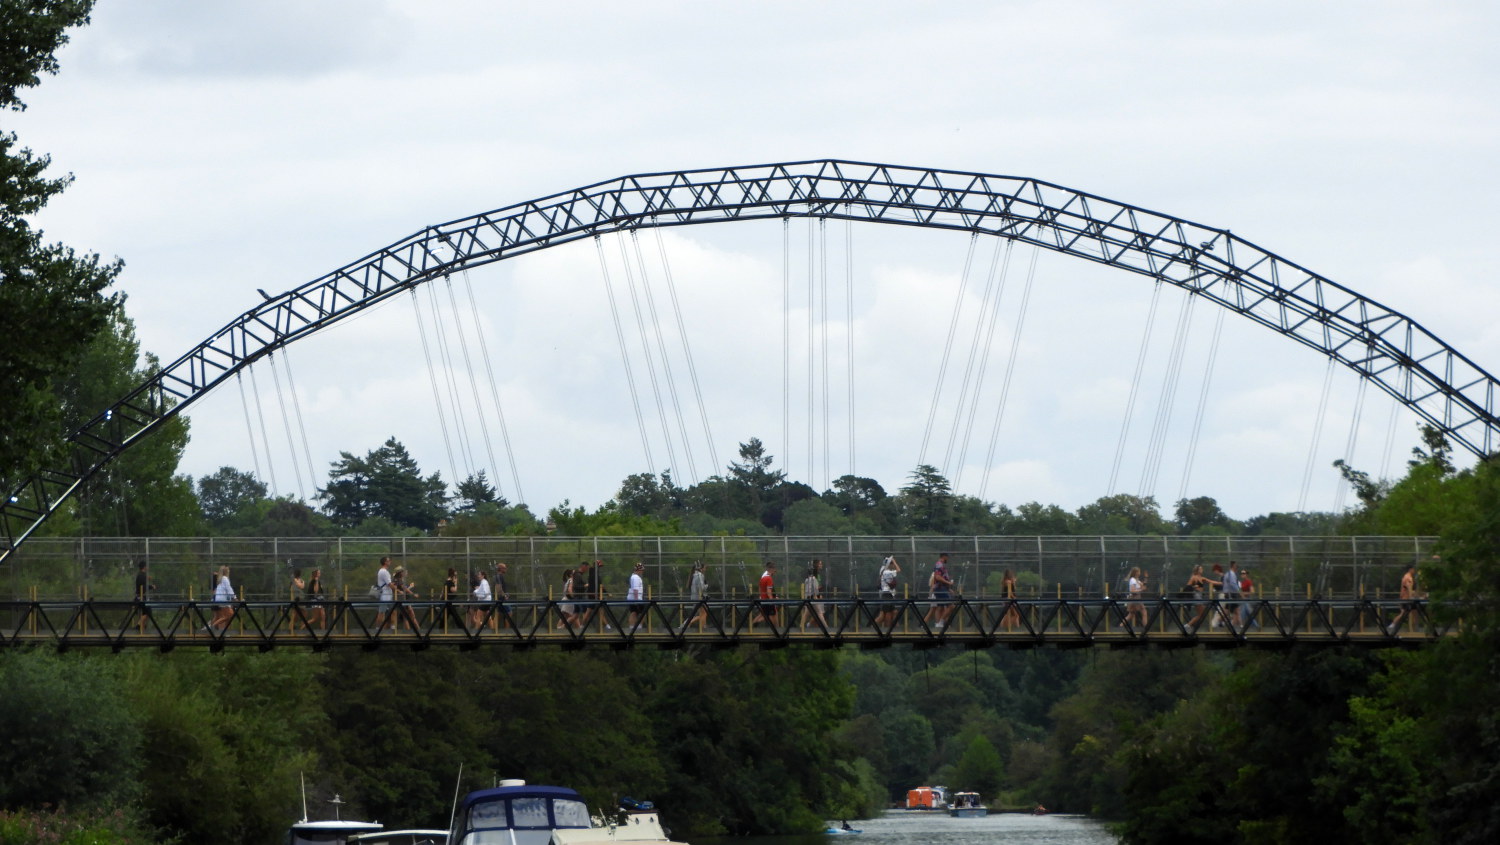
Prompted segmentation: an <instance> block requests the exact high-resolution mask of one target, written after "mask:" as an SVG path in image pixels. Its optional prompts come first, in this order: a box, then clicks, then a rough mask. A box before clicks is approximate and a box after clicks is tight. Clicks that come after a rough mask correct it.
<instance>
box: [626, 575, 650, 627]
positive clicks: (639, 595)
mask: <svg viewBox="0 0 1500 845" xmlns="http://www.w3.org/2000/svg"><path fill="white" fill-rule="evenodd" d="M645 571H646V564H644V563H641V562H640V561H636V562H635V570H634V571H632V572H631V573H630V589H629V590H627V591H626V593H625V600H626V601H627V602H629V605H630V630H631V631H632V632H633V631H635V629H636V628H638V627H640V624H641V620H642V619H644V618H645V616H646V579H645V578H644V577H642V574H643V573H644V572H645Z"/></svg>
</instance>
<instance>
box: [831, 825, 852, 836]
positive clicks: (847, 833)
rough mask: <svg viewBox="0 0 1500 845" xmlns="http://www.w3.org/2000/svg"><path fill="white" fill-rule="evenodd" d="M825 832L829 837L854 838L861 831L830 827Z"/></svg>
mask: <svg viewBox="0 0 1500 845" xmlns="http://www.w3.org/2000/svg"><path fill="white" fill-rule="evenodd" d="M823 832H824V833H826V834H828V835H829V836H853V835H854V834H856V833H859V832H860V831H859V829H858V828H849V829H847V830H845V829H844V828H842V827H830V828H828V829H827V830H825V831H823Z"/></svg>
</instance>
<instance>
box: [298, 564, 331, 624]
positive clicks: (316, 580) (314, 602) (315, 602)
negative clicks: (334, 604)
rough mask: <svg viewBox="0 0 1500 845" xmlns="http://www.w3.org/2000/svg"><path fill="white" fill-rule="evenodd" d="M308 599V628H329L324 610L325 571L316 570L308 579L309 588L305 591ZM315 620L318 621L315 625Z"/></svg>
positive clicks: (304, 593)
mask: <svg viewBox="0 0 1500 845" xmlns="http://www.w3.org/2000/svg"><path fill="white" fill-rule="evenodd" d="M303 595H304V596H305V597H306V598H307V603H308V605H309V610H308V611H307V627H308V630H312V627H313V625H314V624H316V625H317V626H318V627H319V628H326V627H328V614H327V612H326V611H325V610H324V609H323V570H321V569H314V570H313V571H312V576H311V577H309V578H308V579H307V587H306V589H304V590H303ZM314 620H317V621H316V623H314Z"/></svg>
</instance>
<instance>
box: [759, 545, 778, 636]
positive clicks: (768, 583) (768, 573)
mask: <svg viewBox="0 0 1500 845" xmlns="http://www.w3.org/2000/svg"><path fill="white" fill-rule="evenodd" d="M774 601H776V562H775V561H772V560H768V561H766V568H765V571H764V572H762V573H760V601H759V602H758V604H759V607H760V618H761V621H762V622H765V623H766V624H767V625H774V624H776V605H775V604H772V602H774Z"/></svg>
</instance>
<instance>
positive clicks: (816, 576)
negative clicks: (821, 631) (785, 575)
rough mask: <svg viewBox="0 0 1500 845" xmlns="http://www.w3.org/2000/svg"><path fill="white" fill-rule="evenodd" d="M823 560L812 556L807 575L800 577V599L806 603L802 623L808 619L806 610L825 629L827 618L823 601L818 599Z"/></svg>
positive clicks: (805, 622)
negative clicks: (816, 618)
mask: <svg viewBox="0 0 1500 845" xmlns="http://www.w3.org/2000/svg"><path fill="white" fill-rule="evenodd" d="M822 575H823V561H822V560H821V559H818V558H814V559H813V562H812V566H809V567H808V568H807V577H805V578H803V579H802V599H803V601H804V602H806V604H805V605H804V606H803V611H802V623H803V625H804V626H805V625H806V624H807V620H808V615H809V614H808V610H811V611H812V615H815V616H817V617H818V622H819V623H820V624H821V625H822V626H823V627H824V628H825V629H826V628H827V627H828V620H827V618H826V617H825V616H824V611H823V603H822V602H820V601H818V599H820V598H822V597H823V581H822Z"/></svg>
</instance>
